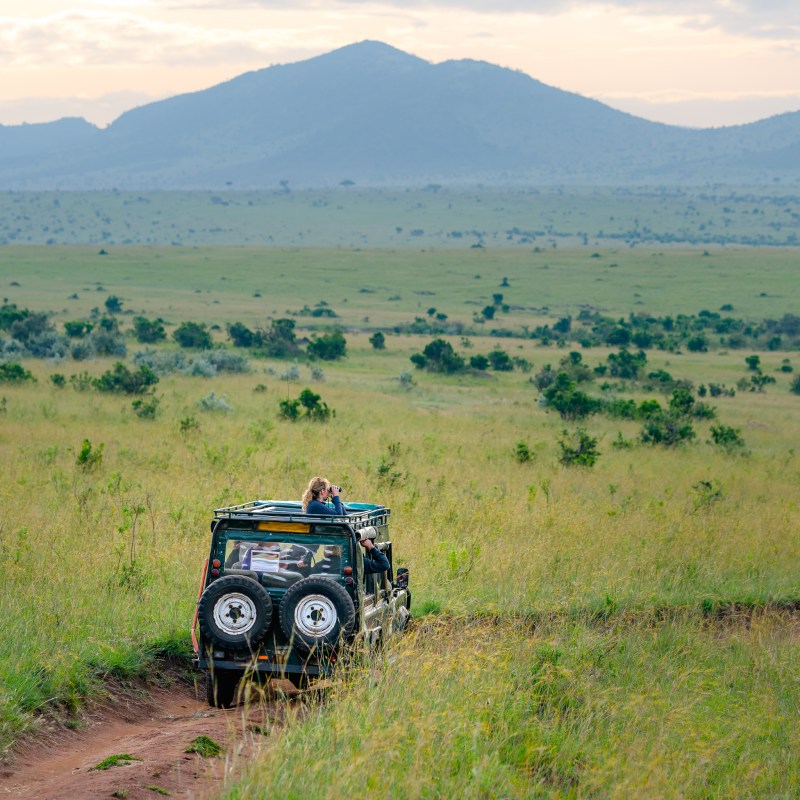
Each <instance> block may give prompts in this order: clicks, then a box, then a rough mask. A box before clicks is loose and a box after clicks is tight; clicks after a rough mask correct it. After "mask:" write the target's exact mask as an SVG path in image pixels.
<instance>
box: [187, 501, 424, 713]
mask: <svg viewBox="0 0 800 800" xmlns="http://www.w3.org/2000/svg"><path fill="white" fill-rule="evenodd" d="M346 511H347V512H348V513H347V516H342V517H340V516H335V517H334V516H316V515H310V514H306V513H304V512H303V510H302V507H301V505H300V503H299V502H289V501H277V500H255V501H252V502H250V503H244V504H242V505H236V506H230V507H227V508H218V509H216V510H215V512H214V519H213V521H212V523H211V550H210V552H209V556H208V560H207V562H206V564H205V566H204V569H203V577H202V579H201V584H200V593H199V597H198V601H197V609H196V612H195V619H194V624H193V626H192V640H193V644H194V649H195V656H196V657H195V660H194V665H195V667H196V668H197V669H198V670H201V671H203V672H204V673H205V675H206V697H207V699H208V702H209V704H210V705H212V706H214V707H217V708H228V707H230V706H231V705H233V704H234V702H235V700H236V696H237V691H236V689H237V684H238V682H239V680H240V678H241V677H242V675H244V674H245V673H247V674H248V675H251V676H252V677H253V678H255V679H262V680H265V679H268V678H281V679H286V680H289V681H291V682H292V683H293V684H294V685H295V686H298V687H301V686H304V685H306V684H307V683H308V681H309V680H310V679H313V678H315V677H317V676H323V675H329V674H331V672H332V670H333V667H334V665H335V664H336V661H337V659H339V658H340V657H341V655H342V649H343V648H348V647H353V646H354V645H355V644H356V643H358V642H359V641H360V642H362V643H365V644H368V645H374V644H377V643H378V642H380V641H382V640H385V639H386V638H388V637H389V636H391V635H392V634H394V633H396V632H398V631H401V630H403V628H405V626H406V624H407V623H408V620H409V617H410V609H411V592H410V591H409V588H408V570H406V569H402V568H400V569H397V572H396V574H395V571H394V565H393V564H394V562H393V558H392V556H393V554H392V543H391V540H390V539H389V516H390V513H391V512H390V510H389V509H388V508H386V507H385V506H380V505H373V504H370V503H348V504H347V506H346ZM365 537H367V538H370V539H372V540H373V544H374V545H375V547H377V548H378V549H379V550H381V551H382V552H383V553H384V555H386V557H387V558H388V560H389V564H390V569H389V570H387V571H386V572H380V573H375V574H367V573H366V572H365V570H364V560H365V559H364V554H363V552H362V549H363V548H362V546H361V545H360V544H359V541H360V540H361V539H362V538H365ZM198 629H199V633H198Z"/></svg>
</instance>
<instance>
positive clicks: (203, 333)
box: [172, 322, 212, 350]
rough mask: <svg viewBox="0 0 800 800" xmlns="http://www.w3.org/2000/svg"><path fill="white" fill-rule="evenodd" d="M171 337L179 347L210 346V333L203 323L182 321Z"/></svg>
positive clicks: (200, 347) (199, 348)
mask: <svg viewBox="0 0 800 800" xmlns="http://www.w3.org/2000/svg"><path fill="white" fill-rule="evenodd" d="M172 338H173V339H174V340H175V341H176V342H177V343H178V344H179V345H180V346H181V347H196V348H197V349H198V350H208V349H209V348H210V347H211V344H212V341H211V333H210V332H209V330H208V328H207V327H206V326H205V323H198V322H182V323H181V324H180V325H179V326H178V327H177V328H176V329H175V330H174V331H173V332H172Z"/></svg>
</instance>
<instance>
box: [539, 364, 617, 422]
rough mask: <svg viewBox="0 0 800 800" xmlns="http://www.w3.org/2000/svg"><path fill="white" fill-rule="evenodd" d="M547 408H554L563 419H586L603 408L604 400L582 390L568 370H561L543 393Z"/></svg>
mask: <svg viewBox="0 0 800 800" xmlns="http://www.w3.org/2000/svg"><path fill="white" fill-rule="evenodd" d="M542 397H543V398H544V401H545V405H546V406H547V408H553V409H555V410H556V411H558V413H559V414H560V415H561V418H562V419H571V420H577V419H584V418H585V417H588V416H589V415H590V414H597V413H598V412H599V411H602V409H603V403H602V401H600V400H598V399H597V398H594V397H590V396H589V395H588V394H586V393H585V392H582V391H580V390H579V389H577V388H576V386H575V381H573V380H572V379H571V378H570V377H569V375H567V373H566V372H559V373H558V375H556V378H555V380H554V381H553V383H552V384H551V385H550V386H548V387H547V389H545V390H544V392H543V393H542Z"/></svg>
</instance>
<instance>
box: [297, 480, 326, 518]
mask: <svg viewBox="0 0 800 800" xmlns="http://www.w3.org/2000/svg"><path fill="white" fill-rule="evenodd" d="M329 486H330V481H328V480H327V479H326V478H320V477H319V475H317V476H316V477H314V478H312V479H311V480H310V481H309V482H308V489H306V490H305V493H304V494H303V511H305V510H306V509H307V508H308V504H309V503H310V502H311V501H312V500H319V495H320V492H323V491H324V490H325V489H327V488H328V487H329Z"/></svg>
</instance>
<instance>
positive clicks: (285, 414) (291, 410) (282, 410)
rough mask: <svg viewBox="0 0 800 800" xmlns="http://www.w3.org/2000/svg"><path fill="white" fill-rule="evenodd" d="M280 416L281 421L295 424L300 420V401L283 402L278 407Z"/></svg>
mask: <svg viewBox="0 0 800 800" xmlns="http://www.w3.org/2000/svg"><path fill="white" fill-rule="evenodd" d="M278 416H279V417H280V418H281V419H285V420H288V421H289V422H295V421H296V420H298V419H299V418H300V401H299V400H281V402H280V404H279V406H278Z"/></svg>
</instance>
